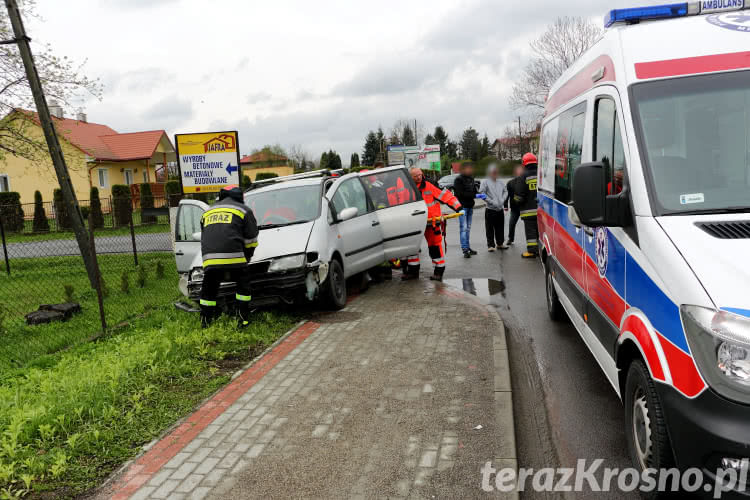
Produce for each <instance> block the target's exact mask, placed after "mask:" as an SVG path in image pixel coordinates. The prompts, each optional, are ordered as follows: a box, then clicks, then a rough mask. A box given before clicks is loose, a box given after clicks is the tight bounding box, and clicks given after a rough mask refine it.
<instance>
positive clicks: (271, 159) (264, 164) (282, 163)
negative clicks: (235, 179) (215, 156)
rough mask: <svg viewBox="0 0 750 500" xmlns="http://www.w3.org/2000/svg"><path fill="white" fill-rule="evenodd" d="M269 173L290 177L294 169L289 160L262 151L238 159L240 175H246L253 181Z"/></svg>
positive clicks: (282, 156)
mask: <svg viewBox="0 0 750 500" xmlns="http://www.w3.org/2000/svg"><path fill="white" fill-rule="evenodd" d="M262 172H270V173H274V174H276V175H278V176H279V177H283V176H285V175H292V174H293V173H294V167H293V166H291V165H290V164H289V158H287V157H286V156H284V155H277V154H275V153H271V152H270V151H267V150H263V151H258V152H257V153H253V154H251V155H246V156H243V157H242V159H240V174H241V175H247V176H248V177H250V180H251V181H254V180H255V178H256V177H257V175H258V174H260V173H262Z"/></svg>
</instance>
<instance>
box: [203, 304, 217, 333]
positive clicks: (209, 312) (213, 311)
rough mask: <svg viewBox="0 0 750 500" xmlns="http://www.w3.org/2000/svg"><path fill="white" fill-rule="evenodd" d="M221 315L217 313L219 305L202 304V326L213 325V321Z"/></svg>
mask: <svg viewBox="0 0 750 500" xmlns="http://www.w3.org/2000/svg"><path fill="white" fill-rule="evenodd" d="M218 316H219V315H218V314H217V307H216V306H203V305H202V306H201V328H208V327H209V326H211V323H213V322H214V321H215V320H216V318H217V317H218Z"/></svg>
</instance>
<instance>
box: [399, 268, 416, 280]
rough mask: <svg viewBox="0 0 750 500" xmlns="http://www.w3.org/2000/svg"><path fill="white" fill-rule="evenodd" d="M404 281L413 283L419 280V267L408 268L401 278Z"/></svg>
mask: <svg viewBox="0 0 750 500" xmlns="http://www.w3.org/2000/svg"><path fill="white" fill-rule="evenodd" d="M401 279H402V280H403V281H411V280H418V279H419V266H411V265H409V266H407V267H406V271H404V275H403V276H401Z"/></svg>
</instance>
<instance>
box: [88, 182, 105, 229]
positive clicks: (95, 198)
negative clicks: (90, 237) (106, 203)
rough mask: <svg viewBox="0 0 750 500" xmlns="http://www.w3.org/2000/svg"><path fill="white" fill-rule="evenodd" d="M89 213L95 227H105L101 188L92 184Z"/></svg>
mask: <svg viewBox="0 0 750 500" xmlns="http://www.w3.org/2000/svg"><path fill="white" fill-rule="evenodd" d="M89 215H91V221H92V222H93V224H94V229H99V228H101V227H104V213H103V212H102V200H100V199H99V188H97V187H95V186H92V187H91V192H90V193H89Z"/></svg>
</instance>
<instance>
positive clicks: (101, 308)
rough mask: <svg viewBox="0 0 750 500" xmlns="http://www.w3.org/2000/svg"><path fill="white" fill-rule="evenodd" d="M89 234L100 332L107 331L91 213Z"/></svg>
mask: <svg viewBox="0 0 750 500" xmlns="http://www.w3.org/2000/svg"><path fill="white" fill-rule="evenodd" d="M89 236H90V238H91V260H92V262H93V263H94V275H95V277H96V298H97V300H98V302H99V317H100V319H101V321H102V333H107V318H106V317H105V315H104V294H103V293H102V274H101V271H100V270H99V260H98V259H97V258H96V241H95V240H94V218H93V217H92V215H91V213H89Z"/></svg>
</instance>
